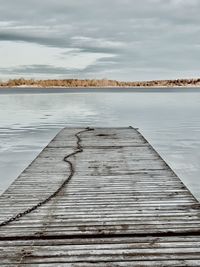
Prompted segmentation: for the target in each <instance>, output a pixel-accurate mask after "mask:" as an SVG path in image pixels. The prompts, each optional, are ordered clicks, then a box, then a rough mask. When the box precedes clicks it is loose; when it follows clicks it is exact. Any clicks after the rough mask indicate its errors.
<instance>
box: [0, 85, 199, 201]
mask: <svg viewBox="0 0 200 267" xmlns="http://www.w3.org/2000/svg"><path fill="white" fill-rule="evenodd" d="M122 90H123V92H121V91H122ZM199 115H200V89H116V90H114V89H109V90H108V89H107V90H105V89H99V90H97V89H95V90H92V89H74V90H62V89H5V90H3V89H1V90H0V193H2V192H3V191H4V190H5V189H6V188H7V187H8V186H9V185H10V184H11V183H12V181H14V179H15V178H16V177H17V176H18V175H19V174H20V173H21V172H22V170H23V169H24V168H25V167H26V166H27V165H28V164H29V163H30V162H31V161H32V160H33V159H34V158H35V157H36V155H37V154H38V153H39V152H40V151H41V150H42V148H43V147H44V146H45V145H47V143H48V142H49V141H50V140H51V139H52V138H53V137H54V135H55V134H56V133H57V132H58V131H59V130H60V129H61V128H63V127H66V126H74V127H76V126H103V127H108V126H117V127H119V126H129V125H132V126H133V127H138V128H139V130H140V131H141V133H142V134H143V135H144V136H145V137H146V138H147V139H148V141H149V142H150V143H151V144H152V145H153V146H154V148H155V149H156V150H157V151H158V152H159V153H160V154H161V156H162V157H163V158H164V159H165V160H166V161H167V163H168V164H169V165H170V166H171V167H172V168H173V169H174V170H175V172H176V173H177V174H178V175H179V177H180V178H181V179H182V181H183V182H184V183H185V184H186V185H187V186H188V187H189V189H190V190H191V191H192V193H193V194H194V195H195V196H196V197H197V198H198V199H199V200H200V164H199V161H200V119H199Z"/></svg>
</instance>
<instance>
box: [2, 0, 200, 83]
mask: <svg viewBox="0 0 200 267" xmlns="http://www.w3.org/2000/svg"><path fill="white" fill-rule="evenodd" d="M199 14H200V1H199V0H65V1H63V0H42V1H41V0H40V1H39V0H15V1H13V0H6V1H5V0H0V59H1V60H0V79H8V78H14V77H27V78H108V79H118V80H148V79H171V78H183V77H185V78H187V77H199V76H200V75H199V73H200V72H199V70H200V16H199Z"/></svg>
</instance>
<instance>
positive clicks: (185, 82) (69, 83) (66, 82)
mask: <svg viewBox="0 0 200 267" xmlns="http://www.w3.org/2000/svg"><path fill="white" fill-rule="evenodd" d="M0 86H1V87H15V86H27V87H28V86H30V87H31V86H34V87H155V86H158V87H159V86H160V87H163V86H164V87H173V86H200V79H178V80H157V81H142V82H120V81H115V80H107V79H102V80H79V79H63V80H34V79H23V78H21V79H12V80H9V81H6V82H0Z"/></svg>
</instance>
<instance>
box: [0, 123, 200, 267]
mask: <svg viewBox="0 0 200 267" xmlns="http://www.w3.org/2000/svg"><path fill="white" fill-rule="evenodd" d="M82 130H84V129H82V128H65V129H63V130H62V131H61V132H60V133H59V134H58V135H57V136H56V137H55V138H54V139H53V140H52V141H51V142H50V143H49V145H48V146H47V147H46V148H45V149H44V150H43V151H42V152H41V153H40V154H39V155H38V157H37V158H36V159H35V160H34V161H33V162H32V163H31V164H30V165H29V166H28V167H27V169H25V170H24V172H23V173H22V174H21V175H20V176H19V177H18V178H17V179H16V180H15V181H14V183H13V184H12V185H11V186H10V187H9V188H8V189H7V190H6V192H5V193H4V194H3V195H2V196H0V222H3V221H5V220H8V219H9V218H10V217H12V216H15V215H16V214H18V213H19V212H23V211H25V210H27V209H28V208H30V207H31V206H33V205H36V204H37V203H38V202H39V201H42V200H44V199H45V198H46V197H48V195H49V194H51V193H53V192H54V191H56V190H57V188H58V187H59V186H60V185H61V184H62V183H63V181H64V180H65V179H66V177H68V175H69V172H70V169H69V166H68V165H67V164H66V162H65V161H64V158H65V157H66V156H67V155H69V154H70V153H72V152H73V151H74V150H75V149H76V139H75V134H76V133H77V132H79V131H82ZM80 138H81V146H82V148H83V152H82V153H79V154H77V155H75V156H73V157H72V158H71V159H70V161H71V162H72V164H73V166H74V170H75V173H74V175H73V177H72V179H71V180H70V182H69V184H67V185H66V186H65V187H64V188H63V189H62V190H61V191H60V192H59V194H58V195H56V196H55V197H54V198H53V199H51V200H50V201H49V202H48V203H46V204H45V205H42V206H41V207H39V208H38V209H36V210H35V211H33V212H31V213H29V214H27V215H25V216H23V217H22V218H20V219H19V220H16V221H13V222H11V223H9V224H8V225H6V226H2V227H0V266H18V265H19V264H20V266H27V265H28V266H48V267H50V266H82V267H83V266H102V267H103V266H200V205H199V203H198V202H197V200H196V199H195V198H194V197H193V196H192V194H191V193H190V192H189V190H188V189H187V188H186V187H185V185H184V184H183V183H182V182H181V180H180V179H179V178H178V177H177V175H176V174H175V173H174V172H173V171H172V170H171V169H170V167H169V166H168V165H167V164H166V163H165V161H164V160H163V159H162V158H161V157H160V156H159V154H158V153H157V152H156V151H155V150H154V149H153V148H152V146H151V145H150V144H149V143H148V142H147V140H146V139H145V138H144V137H143V136H142V135H141V134H140V133H139V132H138V131H137V130H136V129H133V128H95V129H94V131H90V132H85V133H83V134H81V136H80Z"/></svg>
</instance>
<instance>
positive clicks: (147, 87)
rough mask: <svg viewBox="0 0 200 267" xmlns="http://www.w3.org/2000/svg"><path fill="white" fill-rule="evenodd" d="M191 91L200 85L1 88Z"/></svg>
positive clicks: (8, 87) (22, 87) (0, 88)
mask: <svg viewBox="0 0 200 267" xmlns="http://www.w3.org/2000/svg"><path fill="white" fill-rule="evenodd" d="M124 88H125V89H162V88H164V89H181V88H184V89H189V88H192V89H194V88H197V89H200V85H194V86H192V85H181V86H158V85H157V86H153V85H152V86H75V87H73V86H37V85H34V86H33V85H32V86H29V85H26V86H24V85H23V86H21V85H19V86H0V90H2V89H66V90H68V89H124Z"/></svg>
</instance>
